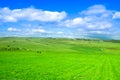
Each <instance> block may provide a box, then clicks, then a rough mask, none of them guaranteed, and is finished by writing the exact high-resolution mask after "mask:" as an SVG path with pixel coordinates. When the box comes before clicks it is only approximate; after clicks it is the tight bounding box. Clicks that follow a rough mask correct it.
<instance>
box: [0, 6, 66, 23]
mask: <svg viewBox="0 0 120 80" xmlns="http://www.w3.org/2000/svg"><path fill="white" fill-rule="evenodd" d="M66 15H67V14H66V13H65V12H64V11H62V12H57V11H43V10H39V9H35V8H31V7H30V8H24V9H13V10H11V9H9V8H8V7H5V8H1V9H0V20H1V21H3V22H17V21H19V20H25V21H45V22H48V21H50V22H53V21H60V20H62V19H64V18H65V17H66Z"/></svg>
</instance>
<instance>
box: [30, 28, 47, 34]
mask: <svg viewBox="0 0 120 80" xmlns="http://www.w3.org/2000/svg"><path fill="white" fill-rule="evenodd" d="M32 32H33V33H45V32H46V31H45V30H44V29H32Z"/></svg>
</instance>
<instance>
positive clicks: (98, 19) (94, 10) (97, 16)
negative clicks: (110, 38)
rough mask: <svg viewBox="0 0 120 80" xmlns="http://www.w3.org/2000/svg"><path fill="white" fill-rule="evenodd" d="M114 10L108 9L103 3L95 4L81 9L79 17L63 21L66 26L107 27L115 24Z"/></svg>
mask: <svg viewBox="0 0 120 80" xmlns="http://www.w3.org/2000/svg"><path fill="white" fill-rule="evenodd" d="M112 13H113V11H110V10H107V9H106V8H105V7H104V6H103V5H94V6H91V7H89V8H88V9H87V10H84V11H81V12H80V15H79V17H76V18H73V19H68V20H66V21H64V22H63V24H62V25H63V26H66V27H83V28H88V29H107V28H111V27H112V26H113V24H112V22H111V20H112Z"/></svg>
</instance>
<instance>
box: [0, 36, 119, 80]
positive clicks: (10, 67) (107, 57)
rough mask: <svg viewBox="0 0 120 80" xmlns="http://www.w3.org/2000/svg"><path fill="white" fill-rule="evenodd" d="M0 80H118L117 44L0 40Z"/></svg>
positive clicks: (75, 40) (17, 39)
mask: <svg viewBox="0 0 120 80" xmlns="http://www.w3.org/2000/svg"><path fill="white" fill-rule="evenodd" d="M0 80H120V42H119V41H102V40H85V39H64V38H12V37H6V38H0Z"/></svg>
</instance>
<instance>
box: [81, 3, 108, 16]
mask: <svg viewBox="0 0 120 80" xmlns="http://www.w3.org/2000/svg"><path fill="white" fill-rule="evenodd" d="M106 11H107V10H106V8H105V6H103V5H94V6H91V7H89V8H88V9H87V10H85V11H82V14H84V15H96V14H103V13H105V12H106Z"/></svg>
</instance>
